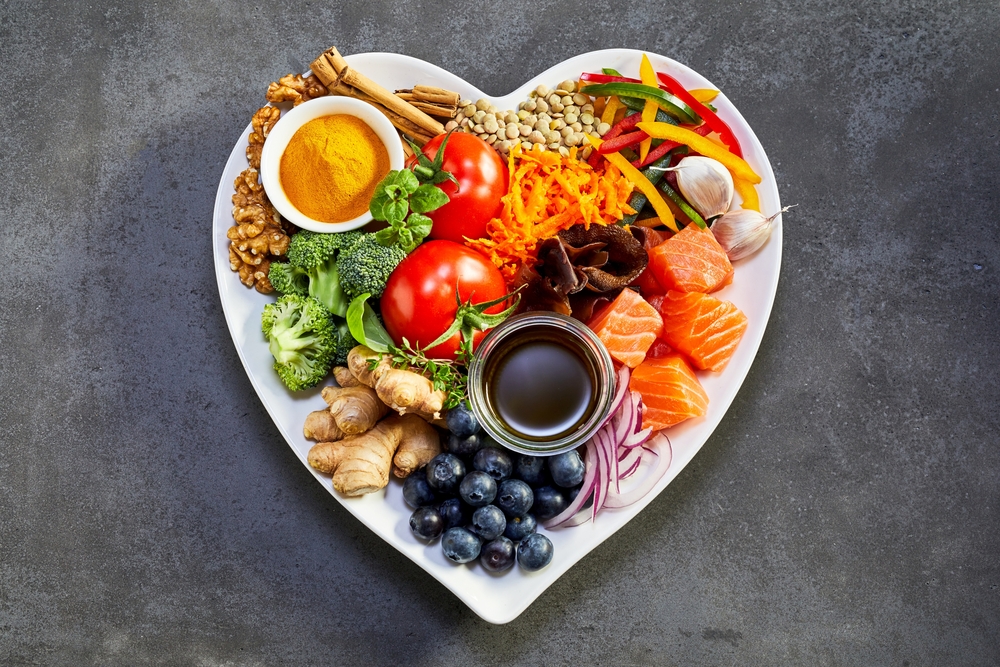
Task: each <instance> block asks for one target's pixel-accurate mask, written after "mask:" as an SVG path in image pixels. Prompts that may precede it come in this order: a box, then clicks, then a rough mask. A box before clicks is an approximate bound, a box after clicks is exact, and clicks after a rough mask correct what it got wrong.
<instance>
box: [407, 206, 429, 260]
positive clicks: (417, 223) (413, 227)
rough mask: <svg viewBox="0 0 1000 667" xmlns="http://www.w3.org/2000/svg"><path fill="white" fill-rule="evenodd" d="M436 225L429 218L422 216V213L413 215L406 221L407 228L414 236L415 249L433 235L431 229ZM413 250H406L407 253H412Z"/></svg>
mask: <svg viewBox="0 0 1000 667" xmlns="http://www.w3.org/2000/svg"><path fill="white" fill-rule="evenodd" d="M433 225H434V221H433V220H431V219H430V218H428V217H427V216H426V215H421V214H420V213H411V214H410V217H409V218H407V219H406V226H407V227H408V228H409V230H410V233H411V234H413V240H414V241H415V242H414V244H413V248H416V247H417V246H418V245H420V242H421V241H423V240H424V239H425V238H427V235H428V234H430V233H431V227H432V226H433ZM413 248H410V249H406V248H403V250H406V252H410V251H411V250H413Z"/></svg>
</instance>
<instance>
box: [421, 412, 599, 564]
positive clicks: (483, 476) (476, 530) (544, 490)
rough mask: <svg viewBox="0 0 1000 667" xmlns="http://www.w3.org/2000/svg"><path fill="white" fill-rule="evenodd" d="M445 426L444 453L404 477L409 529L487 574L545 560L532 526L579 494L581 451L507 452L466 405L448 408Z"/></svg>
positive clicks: (547, 547)
mask: <svg viewBox="0 0 1000 667" xmlns="http://www.w3.org/2000/svg"><path fill="white" fill-rule="evenodd" d="M448 430H449V431H450V435H449V436H448V439H447V446H446V449H447V451H445V452H442V453H441V454H439V455H437V456H436V457H434V458H433V459H432V460H431V461H430V463H428V464H427V465H426V466H425V467H424V468H422V469H421V470H419V471H417V472H415V473H414V474H412V475H410V476H409V477H407V478H406V481H405V482H404V483H403V498H404V500H406V503H407V504H408V505H409V506H410V507H412V508H414V510H415V511H414V512H413V514H412V515H411V516H410V530H411V531H412V532H413V534H414V535H415V536H416V537H418V538H419V539H421V540H424V541H428V542H429V541H432V540H435V539H437V538H438V537H441V548H442V549H443V550H444V555H445V557H446V558H448V559H449V560H451V561H453V562H455V563H468V562H471V561H473V560H475V559H477V558H478V559H479V562H480V564H481V565H482V566H483V568H485V569H486V570H488V571H490V572H502V571H504V570H507V569H509V568H510V567H512V566H513V565H514V561H515V560H516V561H517V563H518V565H520V566H521V568H522V569H524V570H528V571H535V570H540V569H541V568H543V567H545V566H546V565H548V564H549V563H550V562H551V561H552V553H553V550H552V542H551V541H550V540H549V538H547V537H545V536H544V535H542V534H541V533H538V532H536V528H537V525H538V522H539V521H545V520H547V519H550V518H552V517H554V516H555V515H557V514H559V513H560V512H562V511H563V510H564V509H566V507H567V506H568V505H569V503H570V502H571V501H572V500H573V498H574V497H575V496H576V494H577V493H578V492H579V490H580V484H581V483H582V482H583V474H584V466H583V461H582V460H581V459H580V455H579V454H578V453H577V452H575V451H572V452H567V453H566V454H560V455H558V456H554V457H549V458H539V457H534V456H520V455H516V454H512V453H511V452H508V451H507V450H505V449H503V448H501V447H500V446H499V445H498V444H497V443H496V442H495V441H493V439H492V438H490V436H489V435H488V434H486V433H485V432H484V431H482V430H481V429H480V427H479V423H478V422H477V421H476V418H475V416H474V415H473V414H472V412H471V411H470V410H469V409H468V408H466V407H465V406H459V407H457V408H454V409H452V410H450V411H449V412H448Z"/></svg>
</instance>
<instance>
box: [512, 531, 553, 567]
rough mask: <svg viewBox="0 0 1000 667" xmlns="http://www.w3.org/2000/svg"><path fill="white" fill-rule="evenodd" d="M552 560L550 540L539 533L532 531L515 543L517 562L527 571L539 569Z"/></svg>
mask: <svg viewBox="0 0 1000 667" xmlns="http://www.w3.org/2000/svg"><path fill="white" fill-rule="evenodd" d="M551 562H552V541H551V540H549V538H547V537H545V536H544V535H542V534H541V533H532V534H531V535H528V536H527V537H526V538H524V539H523V540H521V542H520V543H519V544H518V545H517V563H518V565H520V566H521V568H522V569H525V570H527V571H528V572H534V571H535V570H541V569H542V568H543V567H545V566H546V565H548V564H549V563H551Z"/></svg>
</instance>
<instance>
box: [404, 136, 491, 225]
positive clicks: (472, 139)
mask: <svg viewBox="0 0 1000 667" xmlns="http://www.w3.org/2000/svg"><path fill="white" fill-rule="evenodd" d="M444 137H445V135H443V134H442V135H440V136H437V137H435V138H434V139H431V140H430V141H429V142H427V144H426V145H425V146H424V155H426V156H427V157H428V158H430V159H431V160H433V159H434V156H435V155H436V154H437V149H438V146H440V145H441V141H442V140H443V139H444ZM442 168H443V169H444V170H445V171H448V172H450V173H451V175H452V176H454V177H455V178H456V179H457V180H458V183H459V185H460V186H461V187H460V188H456V187H455V184H454V183H452V182H451V181H444V182H443V183H439V184H438V187H439V188H441V190H443V191H444V193H445V194H446V195H448V197H449V198H450V200H451V201H449V202H448V203H447V204H445V205H444V206H442V207H441V208H439V209H437V210H435V211H431V212H430V213H428V214H427V216H428V217H429V218H430V219H431V220H433V221H434V226H433V227H432V228H431V233H430V238H432V239H447V240H449V241H454V242H456V243H462V242H463V241H464V240H465V237H469V238H470V239H479V238H483V237H485V236H486V223H488V222H489V221H490V219H492V218H496V217H498V216H499V215H500V198H501V197H503V196H504V195H505V194H507V168H506V167H505V166H504V164H503V161H502V160H501V159H500V156H499V155H497V152H496V151H495V150H493V148H492V147H491V146H490V145H489V144H488V143H486V142H485V141H483V140H482V139H480V138H479V137H477V136H475V135H474V134H467V133H465V132H452V133H451V136H450V137H448V145H447V146H445V148H444V162H443V163H442Z"/></svg>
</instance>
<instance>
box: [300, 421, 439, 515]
mask: <svg viewBox="0 0 1000 667" xmlns="http://www.w3.org/2000/svg"><path fill="white" fill-rule="evenodd" d="M432 439H440V436H438V433H437V431H435V430H434V427H433V426H431V425H430V424H428V423H427V422H426V421H424V420H423V419H421V418H420V417H418V416H416V415H403V416H396V415H392V416H389V417H386V418H385V419H383V420H382V421H380V422H379V423H378V424H376V425H375V427H374V428H373V429H371V430H370V431H368V432H366V433H362V434H361V435H353V436H348V437H346V438H344V439H343V440H340V441H337V442H319V443H316V444H315V445H314V446H313V448H312V449H310V450H309V456H308V460H309V465H311V466H312V467H313V468H315V469H316V470H318V471H319V472H322V473H326V474H332V475H333V488H334V490H335V491H337V492H338V493H341V494H343V495H345V496H360V495H364V494H366V493H371V492H373V491H377V490H379V489H382V488H385V486H386V485H387V484H388V483H389V470H390V467H391V465H392V459H393V456H394V455H395V453H396V450H397V448H399V447H400V446H401V443H408V442H409V441H410V440H419V441H429V440H432ZM425 446H426V443H423V444H421V445H420V448H421V449H423V448H424V447H425ZM438 447H440V442H439V443H438Z"/></svg>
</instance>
